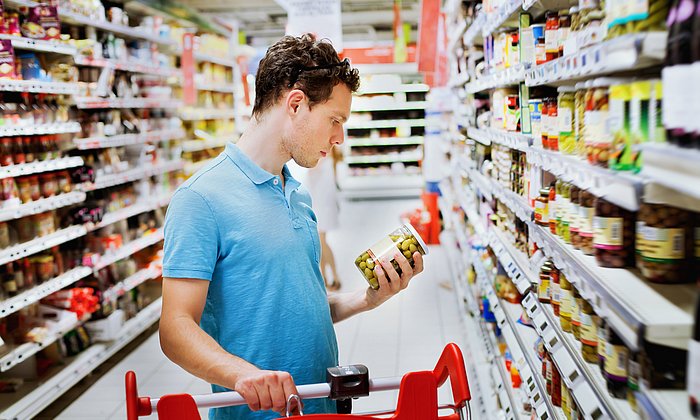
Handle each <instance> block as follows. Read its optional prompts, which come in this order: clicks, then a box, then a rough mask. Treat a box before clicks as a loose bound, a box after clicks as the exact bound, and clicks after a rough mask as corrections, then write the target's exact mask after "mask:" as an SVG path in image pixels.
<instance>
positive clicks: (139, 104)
mask: <svg viewBox="0 0 700 420" xmlns="http://www.w3.org/2000/svg"><path fill="white" fill-rule="evenodd" d="M76 93H77V92H76ZM75 104H76V106H77V107H78V109H121V108H141V109H145V108H159V109H166V108H179V107H181V106H182V102H180V101H176V100H172V98H125V99H122V98H86V97H80V98H75Z"/></svg>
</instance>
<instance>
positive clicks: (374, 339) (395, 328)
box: [58, 200, 466, 420]
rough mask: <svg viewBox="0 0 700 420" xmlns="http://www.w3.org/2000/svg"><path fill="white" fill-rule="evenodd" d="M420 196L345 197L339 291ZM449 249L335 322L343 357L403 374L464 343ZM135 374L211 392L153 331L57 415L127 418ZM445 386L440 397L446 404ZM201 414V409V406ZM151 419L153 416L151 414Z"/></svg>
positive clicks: (380, 405)
mask: <svg viewBox="0 0 700 420" xmlns="http://www.w3.org/2000/svg"><path fill="white" fill-rule="evenodd" d="M419 204H420V202H419V201H418V200H392V201H357V202H353V201H349V202H342V205H341V228H340V229H339V230H337V231H334V232H331V233H330V234H329V243H330V246H331V247H332V248H333V249H334V251H335V255H336V259H337V261H338V269H339V272H340V276H341V278H342V283H343V290H346V291H347V290H355V289H357V288H361V287H365V286H366V284H365V282H364V279H363V278H362V277H361V276H360V275H359V273H358V272H357V271H356V268H355V266H354V264H353V262H354V260H355V257H356V256H357V254H358V253H359V252H361V251H363V250H364V248H363V247H366V246H368V245H370V242H373V241H374V240H377V239H379V238H380V237H381V236H382V235H384V234H385V233H388V232H390V231H392V230H393V229H394V228H395V227H396V226H398V224H399V215H400V214H401V213H402V212H405V211H408V210H411V209H413V208H415V207H417V206H419ZM449 276H450V272H449V266H448V262H447V255H446V254H445V252H444V251H443V250H442V249H441V248H440V247H438V246H432V247H431V248H430V254H429V255H428V257H427V258H426V269H425V272H424V273H423V274H422V275H420V276H419V277H417V278H415V279H414V280H413V281H412V282H411V285H410V287H409V288H408V289H407V290H406V291H404V292H403V293H402V294H400V295H399V296H397V297H395V298H394V299H392V300H390V301H389V302H387V303H386V304H384V305H383V306H382V307H380V308H378V309H376V310H374V311H372V312H368V313H365V314H362V315H359V316H356V317H354V318H351V319H349V320H346V321H344V322H342V323H340V324H337V325H336V331H337V335H338V345H339V348H340V363H341V364H352V363H362V364H364V365H366V366H368V367H369V370H370V373H371V375H372V376H373V377H385V376H400V375H402V374H403V373H405V372H409V371H416V370H428V369H432V368H433V367H434V364H435V362H436V361H437V358H438V356H439V355H440V352H441V350H442V348H443V347H444V345H445V344H446V343H448V342H455V343H457V344H458V345H460V347H461V348H462V349H466V345H465V343H466V341H465V340H466V335H465V333H464V330H463V327H462V324H461V322H460V318H459V313H458V309H457V301H456V298H455V296H454V294H453V293H452V292H451V291H449V290H447V289H445V288H444V287H442V286H441V283H448V284H451V280H450V278H449ZM128 370H134V371H135V372H136V373H137V379H138V387H139V394H141V395H150V396H161V395H163V394H168V393H181V392H187V393H192V394H198V393H207V392H210V389H209V386H208V385H207V384H206V383H204V382H203V381H202V380H200V379H198V378H195V377H193V376H191V375H190V374H188V373H187V372H185V371H184V370H182V369H181V368H180V367H178V366H176V365H175V364H173V363H172V362H170V361H169V360H168V359H167V358H166V357H165V356H164V355H163V353H162V352H161V350H160V346H159V343H158V334H154V335H153V336H151V337H150V338H149V339H148V340H147V341H146V342H145V343H144V344H142V345H141V346H140V347H138V348H137V350H136V351H134V352H133V353H131V354H130V355H129V356H128V357H126V358H125V359H124V360H123V361H122V362H120V363H119V364H118V365H117V366H115V367H114V368H113V369H112V370H110V371H109V372H108V373H107V374H106V375H104V376H103V377H102V378H101V379H100V380H99V381H98V382H96V383H95V384H94V385H93V386H92V387H91V388H90V389H89V390H88V391H87V392H85V393H84V394H83V395H82V396H81V397H80V398H78V399H77V400H76V401H75V402H74V403H73V404H72V405H70V406H69V407H68V408H67V409H66V410H65V411H63V412H62V413H61V415H60V416H59V417H58V419H65V420H68V419H71V420H72V419H88V418H89V419H125V418H126V411H125V407H124V401H123V392H124V390H123V383H124V373H125V372H126V371H128ZM396 395H397V392H384V393H377V394H373V395H372V396H370V397H369V398H362V399H360V400H357V401H355V404H354V412H362V411H376V410H382V409H387V408H393V407H395V404H396ZM450 398H451V394H450V392H449V389H448V388H447V387H443V389H442V390H441V393H440V399H439V401H440V402H451V400H450ZM202 416H203V418H206V417H205V416H206V413H205V410H202ZM148 418H156V416H155V415H153V416H150V417H148Z"/></svg>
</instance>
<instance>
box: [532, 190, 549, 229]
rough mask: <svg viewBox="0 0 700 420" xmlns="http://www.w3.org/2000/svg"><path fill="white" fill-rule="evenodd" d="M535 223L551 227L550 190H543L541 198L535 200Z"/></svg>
mask: <svg viewBox="0 0 700 420" xmlns="http://www.w3.org/2000/svg"><path fill="white" fill-rule="evenodd" d="M535 223H537V224H538V225H540V226H549V189H547V188H542V189H541V190H540V196H539V197H537V198H536V199H535Z"/></svg>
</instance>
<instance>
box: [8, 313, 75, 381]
mask: <svg viewBox="0 0 700 420" xmlns="http://www.w3.org/2000/svg"><path fill="white" fill-rule="evenodd" d="M82 323H83V321H82V320H78V319H76V320H75V321H73V322H64V323H63V325H61V326H60V327H59V328H58V330H57V331H54V332H52V333H49V334H48V335H47V336H46V338H44V340H42V341H41V342H39V343H24V344H20V345H19V346H17V347H15V348H14V349H12V350H11V351H10V352H9V353H7V354H6V355H4V356H2V357H0V372H7V371H8V370H10V369H12V368H13V367H15V366H17V365H18V364H20V363H22V362H24V361H25V360H27V359H29V358H30V357H32V356H34V355H35V354H37V353H38V352H40V351H41V350H43V349H45V348H46V347H48V346H50V345H51V344H53V343H55V342H56V341H57V340H59V339H61V337H63V336H64V335H65V334H66V333H67V332H69V331H72V330H74V329H76V328H77V327H79V326H80V325H81V324H82Z"/></svg>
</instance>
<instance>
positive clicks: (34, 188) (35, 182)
mask: <svg viewBox="0 0 700 420" xmlns="http://www.w3.org/2000/svg"><path fill="white" fill-rule="evenodd" d="M27 178H28V179H29V192H30V194H31V198H32V200H31V201H37V200H39V199H41V184H40V183H39V175H29V176H28V177H27Z"/></svg>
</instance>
